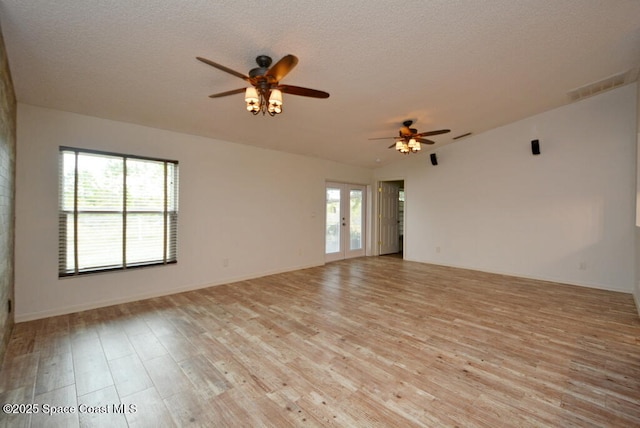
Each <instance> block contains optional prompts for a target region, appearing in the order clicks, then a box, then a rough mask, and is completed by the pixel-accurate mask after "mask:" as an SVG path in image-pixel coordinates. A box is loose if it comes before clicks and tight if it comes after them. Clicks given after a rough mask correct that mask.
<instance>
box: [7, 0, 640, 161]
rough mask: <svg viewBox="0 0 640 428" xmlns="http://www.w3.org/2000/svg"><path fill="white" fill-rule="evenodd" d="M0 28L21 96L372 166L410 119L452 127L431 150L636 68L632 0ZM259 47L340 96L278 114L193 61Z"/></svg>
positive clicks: (455, 4) (226, 60)
mask: <svg viewBox="0 0 640 428" xmlns="http://www.w3.org/2000/svg"><path fill="white" fill-rule="evenodd" d="M0 23H1V25H2V30H3V33H4V38H5V44H6V47H7V51H8V55H9V61H10V67H11V72H12V76H13V80H14V85H15V89H16V94H17V98H18V101H19V102H22V103H27V104H33V105H38V106H44V107H50V108H54V109H60V110H65V111H71V112H77V113H81V114H86V115H91V116H97V117H102V118H108V119H114V120H119V121H124V122H131V123H137V124H142V125H148V126H152V127H157V128H163V129H169V130H174V131H179V132H183V133H188V134H195V135H202V136H207V137H212V138H215V139H220V140H226V141H232V142H237V143H242V144H250V145H255V146H260V147H265V148H270V149H275V150H282V151H287V152H292V153H298V154H303V155H309V156H316V157H320V158H325V159H332V160H335V161H339V162H344V163H349V164H353V165H360V166H365V167H371V168H374V167H376V166H379V165H385V164H388V163H391V162H395V161H402V160H403V158H402V156H401V155H399V154H397V153H396V152H395V151H394V150H388V149H387V146H388V145H389V144H391V143H392V142H393V141H392V140H389V141H369V140H368V139H369V138H375V137H385V136H395V135H397V131H398V128H399V127H400V125H401V122H402V121H403V120H405V119H414V120H416V123H415V124H414V127H416V128H417V129H418V130H419V131H420V132H422V131H428V130H434V129H440V128H449V129H451V130H452V132H451V133H450V134H445V135H440V136H436V137H433V139H434V140H435V141H436V142H437V144H436V145H435V146H431V147H428V148H427V149H431V148H433V149H435V150H437V148H438V147H439V146H441V145H443V144H448V143H451V142H452V141H453V140H452V137H454V136H456V135H460V134H464V133H467V132H473V133H479V132H482V131H485V130H487V129H491V128H494V127H496V126H500V125H503V124H506V123H509V122H513V121H515V120H518V119H521V118H524V117H527V116H530V115H532V114H536V113H539V112H542V111H545V110H549V109H551V108H555V107H558V106H560V105H563V104H566V103H568V102H569V98H568V96H567V92H569V91H570V90H573V89H575V88H577V87H580V86H583V85H586V84H589V83H591V82H594V81H598V80H601V79H603V78H606V77H609V76H611V75H614V74H617V73H621V72H626V71H628V70H630V69H633V68H637V67H638V66H639V65H640V1H636V0H629V1H626V0H529V1H527V0H518V1H514V0H482V1H481V0H441V1H436V0H431V1H430V0H423V1H418V0H395V1H392V0H387V1H377V2H374V1H371V0H349V1H344V0H341V1H335V0H330V1H317V0H296V1H290V0H288V1H278V0H276V1H269V2H266V1H265V2H260V1H255V0H252V1H244V0H243V1H227V2H223V1H212V0H190V1H184V0H145V1H131V0H112V1H99V0H84V1H81V0H56V1H42V0H0ZM260 54H266V55H269V56H271V57H273V59H274V62H275V61H277V60H278V59H280V58H281V57H282V56H284V55H286V54H294V55H296V56H297V57H298V58H299V60H300V61H299V63H298V66H297V67H296V68H295V69H294V70H293V71H291V73H289V75H287V76H286V77H285V78H284V79H283V81H282V83H284V84H289V85H297V86H304V87H309V88H314V89H319V90H323V91H327V92H329V93H330V94H331V97H330V98H328V99H312V98H305V97H299V96H292V95H287V94H285V95H284V113H283V114H281V115H280V116H277V117H275V118H271V117H268V116H265V117H263V116H257V117H254V116H252V115H251V114H250V113H248V112H247V111H246V110H245V108H244V100H243V98H244V97H243V95H242V94H238V95H233V96H230V97H226V98H219V99H211V98H208V95H210V94H212V93H217V92H223V91H227V90H231V89H237V88H240V87H242V86H244V82H243V81H242V80H241V79H238V78H237V77H234V76H232V75H229V74H226V73H224V72H222V71H219V70H217V69H215V68H213V67H210V66H208V65H206V64H203V63H201V62H199V61H197V60H196V59H195V57H196V56H202V57H205V58H208V59H211V60H213V61H215V62H218V63H220V64H223V65H225V66H227V67H229V68H232V69H234V70H237V71H240V72H242V73H248V71H249V69H251V68H253V67H255V65H256V64H255V57H256V56H257V55H260ZM212 144H215V142H212ZM455 144H465V140H464V139H461V140H459V141H457V142H456V143H455ZM422 156H424V154H422Z"/></svg>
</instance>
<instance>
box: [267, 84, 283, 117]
mask: <svg viewBox="0 0 640 428" xmlns="http://www.w3.org/2000/svg"><path fill="white" fill-rule="evenodd" d="M268 111H269V114H270V115H272V116H273V115H274V114H280V113H282V92H281V91H280V89H272V90H271V94H270V95H269V107H268Z"/></svg>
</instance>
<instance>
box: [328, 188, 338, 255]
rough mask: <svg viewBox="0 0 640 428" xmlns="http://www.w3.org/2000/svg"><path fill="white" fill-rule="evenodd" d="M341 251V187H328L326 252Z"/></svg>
mask: <svg viewBox="0 0 640 428" xmlns="http://www.w3.org/2000/svg"><path fill="white" fill-rule="evenodd" d="M338 251H340V189H334V188H330V187H327V223H326V229H325V253H326V254H329V253H337V252H338Z"/></svg>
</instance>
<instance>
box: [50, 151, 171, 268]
mask: <svg viewBox="0 0 640 428" xmlns="http://www.w3.org/2000/svg"><path fill="white" fill-rule="evenodd" d="M70 152H71V153H73V154H74V155H75V159H76V161H75V165H74V167H75V171H74V174H73V179H74V184H73V189H74V190H73V191H74V194H73V208H72V210H71V211H70V210H64V209H63V208H64V205H63V200H64V198H65V190H64V180H63V176H64V172H63V165H64V164H63V162H64V160H63V159H64V155H65V153H70ZM81 154H87V155H97V156H105V157H112V158H120V159H121V160H122V162H123V171H122V177H121V178H122V179H121V182H122V185H123V194H122V210H121V211H108V212H107V211H104V210H95V211H91V210H86V209H85V210H82V211H81V210H79V209H78V162H77V160H78V156H79V155H81ZM129 159H131V160H142V161H149V162H160V163H163V164H164V177H163V178H164V179H163V182H164V185H163V192H164V196H163V209H162V211H149V210H142V211H141V210H127V205H128V201H127V169H126V165H127V160H129ZM170 164H171V165H173V169H172V171H173V177H170V176H169V167H168V165H170ZM58 189H59V193H58V227H59V232H58V233H59V236H58V278H68V277H77V276H81V275H88V274H96V273H103V272H114V271H126V270H129V269H136V268H143V267H151V266H165V265H171V264H176V263H177V262H178V254H177V253H178V248H177V247H178V245H177V239H178V212H179V208H178V207H179V162H178V161H177V160H169V159H162V158H156V157H149V156H140V155H130V154H123V153H115V152H108V151H102V150H94V149H84V148H78V147H71V146H60V147H59V150H58ZM170 193H171V194H172V195H173V199H174V201H173V206H172V207H169V202H170ZM91 212H94V213H96V214H100V213H102V214H106V213H113V214H120V215H122V230H121V234H120V236H121V238H122V260H121V263H120V264H118V265H115V266H94V267H86V268H79V267H78V254H79V248H78V240H79V237H78V218H79V217H78V216H79V214H81V213H91ZM149 213H159V214H162V222H163V238H162V239H163V242H162V246H163V248H162V259H158V260H149V261H142V262H140V261H139V262H130V261H129V260H128V259H127V217H128V216H129V215H130V214H132V215H135V214H149ZM69 214H71V215H72V216H73V220H72V221H73V223H74V224H73V228H74V232H73V237H71V239H73V240H74V245H73V249H72V251H73V252H74V255H73V257H74V263H73V267H72V268H69V267H68V266H67V264H66V261H67V255H68V245H67V242H68V240H69V237H68V233H67V231H68V229H67V224H68V215H69Z"/></svg>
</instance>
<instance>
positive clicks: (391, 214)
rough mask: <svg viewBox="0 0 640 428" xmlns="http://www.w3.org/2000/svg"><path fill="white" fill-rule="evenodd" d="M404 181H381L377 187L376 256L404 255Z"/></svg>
mask: <svg viewBox="0 0 640 428" xmlns="http://www.w3.org/2000/svg"><path fill="white" fill-rule="evenodd" d="M404 204H405V194H404V180H393V181H381V182H379V185H378V227H379V230H378V254H379V255H381V256H382V255H387V254H394V255H398V256H400V257H402V256H403V253H404V232H405V227H404Z"/></svg>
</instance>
